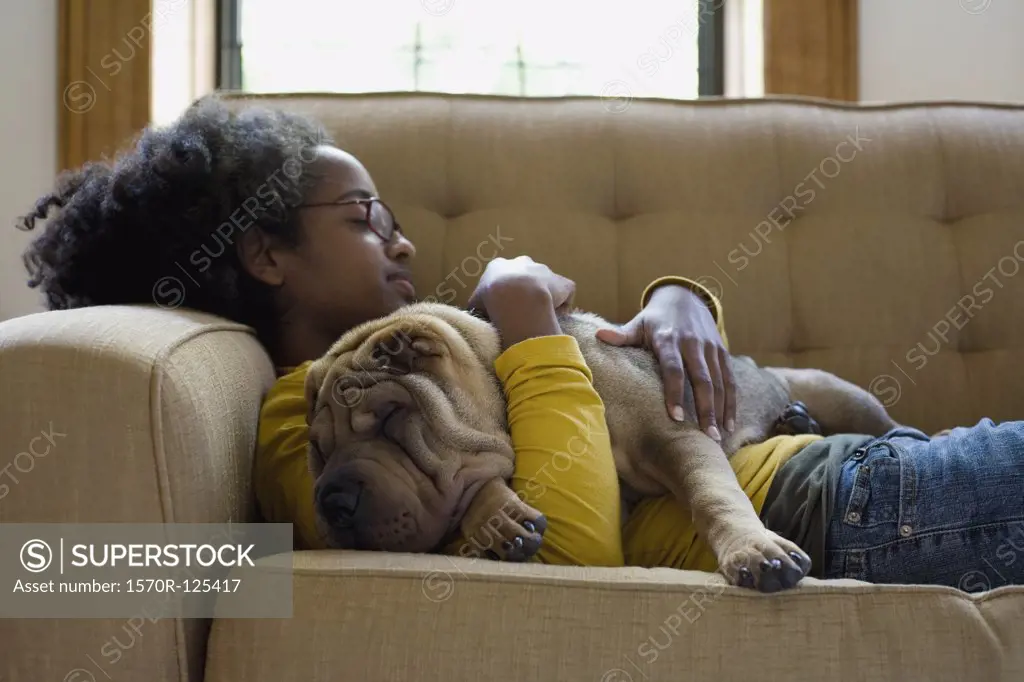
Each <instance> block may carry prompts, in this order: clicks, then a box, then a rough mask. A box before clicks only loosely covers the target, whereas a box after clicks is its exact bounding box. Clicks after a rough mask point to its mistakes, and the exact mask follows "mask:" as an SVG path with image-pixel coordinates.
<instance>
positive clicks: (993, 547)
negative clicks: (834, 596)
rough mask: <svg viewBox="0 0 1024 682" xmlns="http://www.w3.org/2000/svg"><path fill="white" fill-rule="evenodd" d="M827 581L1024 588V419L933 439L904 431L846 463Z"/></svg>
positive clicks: (828, 545)
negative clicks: (847, 579) (838, 579)
mask: <svg viewBox="0 0 1024 682" xmlns="http://www.w3.org/2000/svg"><path fill="white" fill-rule="evenodd" d="M834 499H835V507H834V509H833V511H832V517H831V520H830V522H829V528H828V533H827V535H826V540H825V573H824V575H825V577H826V578H854V579H857V580H864V581H867V582H872V583H914V584H933V585H950V586H952V587H957V588H960V589H962V590H964V591H967V592H980V591H983V590H987V589H993V588H996V587H999V586H1001V585H1009V584H1022V583H1024V422H1020V421H1018V422H1006V423H1003V424H1000V425H998V426H997V425H995V424H994V423H993V422H992V420H990V419H983V420H981V421H980V422H978V424H977V425H975V426H972V427H970V428H957V429H954V430H953V432H952V434H950V435H948V436H945V437H940V438H935V439H929V438H928V437H927V436H925V435H924V434H923V433H921V432H920V431H917V430H916V429H905V428H903V429H896V430H894V431H891V432H889V433H888V434H886V435H885V436H882V437H881V438H877V439H874V440H872V441H870V442H869V443H868V444H867V445H866V446H865V447H863V448H861V449H859V450H857V452H856V453H854V454H853V455H852V456H851V457H850V458H849V459H847V460H846V462H845V463H844V464H843V466H842V469H841V470H840V472H839V477H838V485H837V490H836V494H835V497H834Z"/></svg>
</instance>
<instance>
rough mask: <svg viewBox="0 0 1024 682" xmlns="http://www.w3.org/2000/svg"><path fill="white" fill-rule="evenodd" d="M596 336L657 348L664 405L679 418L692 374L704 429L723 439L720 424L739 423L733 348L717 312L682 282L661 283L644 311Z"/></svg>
mask: <svg viewBox="0 0 1024 682" xmlns="http://www.w3.org/2000/svg"><path fill="white" fill-rule="evenodd" d="M597 338H599V339H600V340H601V341H604V342H605V343H610V344H612V345H614V346H640V347H644V348H647V349H648V350H650V351H651V352H653V353H654V356H655V357H656V358H657V359H658V363H659V365H660V366H661V373H662V383H663V384H664V387H665V405H666V407H667V408H668V411H669V415H671V417H672V418H673V419H675V420H676V421H682V420H683V419H684V418H685V417H684V412H683V407H682V405H683V396H684V395H685V386H686V384H685V377H686V376H687V375H688V376H689V378H690V383H691V384H692V385H693V399H694V403H695V404H696V408H697V416H698V419H699V420H700V428H701V430H702V431H704V432H705V433H706V434H708V436H710V437H711V438H713V439H715V440H717V441H721V440H722V436H721V433H720V432H719V429H718V425H719V423H721V424H723V425H724V427H725V429H726V431H732V430H733V428H735V420H736V387H735V383H734V382H733V376H732V372H731V371H730V370H729V363H728V358H729V351H727V350H726V349H725V344H724V343H723V342H722V336H721V334H719V333H718V327H717V326H716V325H715V318H714V316H712V314H711V311H710V310H708V307H707V305H706V304H705V303H704V300H703V299H702V298H701V297H700V296H698V295H697V294H695V293H693V292H692V291H690V290H689V289H687V288H686V287H683V286H679V285H665V286H661V287H658V288H657V289H655V290H654V293H652V294H651V297H650V300H649V301H648V302H647V306H646V307H645V308H644V309H643V310H642V311H640V314H639V315H637V316H636V317H634V318H633V319H632V320H630V321H629V322H628V323H627V324H625V325H623V326H622V327H618V328H611V329H602V330H600V331H598V332H597ZM684 372H685V374H684ZM719 420H721V422H719Z"/></svg>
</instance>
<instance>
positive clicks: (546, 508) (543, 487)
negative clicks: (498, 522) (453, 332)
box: [253, 278, 815, 570]
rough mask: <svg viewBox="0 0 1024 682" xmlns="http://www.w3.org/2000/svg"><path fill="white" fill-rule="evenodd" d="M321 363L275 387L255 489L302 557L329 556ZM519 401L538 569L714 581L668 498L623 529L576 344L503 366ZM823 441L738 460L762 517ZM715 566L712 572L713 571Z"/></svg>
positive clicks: (511, 402)
mask: <svg viewBox="0 0 1024 682" xmlns="http://www.w3.org/2000/svg"><path fill="white" fill-rule="evenodd" d="M667 283H675V284H682V285H684V286H687V287H689V288H691V289H692V290H693V291H694V292H695V293H697V294H699V295H701V296H702V297H703V298H704V299H705V301H706V302H707V303H708V305H709V307H710V308H711V310H712V311H713V312H714V314H715V319H716V321H717V323H718V328H719V332H720V333H721V335H722V339H723V341H725V342H726V343H728V342H727V340H726V336H725V327H724V324H723V315H722V310H721V306H720V304H719V302H718V301H717V300H716V299H715V297H714V296H713V295H712V294H711V293H710V292H708V291H707V290H706V289H705V288H704V287H702V286H700V285H699V284H697V283H695V282H691V281H689V280H686V279H683V278H662V279H659V280H656V281H655V282H652V283H651V285H650V286H648V287H647V289H646V290H645V291H644V294H643V297H642V298H641V305H642V306H643V305H646V303H647V299H648V298H649V296H650V293H651V291H652V290H653V289H654V288H655V287H657V286H660V285H661V284H667ZM309 364H310V363H308V362H307V363H304V364H302V365H300V366H299V367H297V368H295V369H293V370H291V371H290V372H288V373H287V374H285V375H284V376H282V377H281V378H280V379H278V380H277V382H276V383H275V384H274V385H273V386H272V387H271V389H270V391H269V392H268V394H267V396H266V398H265V399H264V402H263V407H262V409H261V412H260V424H259V433H258V442H257V451H256V462H255V468H254V473H253V476H254V487H255V491H256V497H257V500H258V503H259V506H260V511H261V513H262V514H263V517H264V518H265V519H266V520H267V521H271V522H276V523H292V524H294V533H295V547H296V548H297V549H320V548H323V547H324V546H325V545H324V542H323V540H322V539H321V538H320V536H319V534H318V532H317V530H316V525H315V523H314V510H313V478H312V475H311V474H310V472H309V467H308V465H307V460H306V448H307V443H308V431H307V426H306V412H307V407H306V400H305V392H304V382H305V377H306V371H307V369H308V367H309ZM495 371H496V373H497V376H498V378H499V379H500V380H501V382H502V384H503V386H504V388H505V394H506V398H507V401H508V418H509V428H510V433H511V436H512V443H513V446H514V448H515V451H516V465H515V471H514V474H513V478H512V487H513V489H515V490H516V491H517V492H518V493H519V494H520V495H521V496H522V497H523V499H524V500H525V501H526V502H527V503H529V504H531V505H532V506H533V507H534V508H536V509H537V510H538V511H540V512H542V513H543V514H544V515H545V516H546V517H547V519H548V530H547V532H546V533H545V538H544V543H543V545H542V548H541V550H540V552H539V553H538V556H537V557H536V560H538V561H542V562H545V563H552V564H571V565H587V566H598V565H599V566H621V565H623V564H628V565H659V566H675V567H677V568H702V569H704V570H714V569H715V567H716V564H715V561H714V557H713V556H712V555H711V554H710V552H709V551H708V549H707V547H706V546H705V545H704V544H703V542H702V541H701V539H700V538H697V537H696V536H695V534H694V532H693V528H692V522H691V521H690V519H689V513H688V512H685V510H684V509H683V508H682V507H681V506H680V505H678V504H677V503H675V501H674V500H671V499H668V498H664V499H659V500H646V501H644V502H643V503H641V505H640V506H639V507H638V508H637V509H636V510H634V513H633V514H632V515H631V516H630V519H629V521H628V523H627V524H626V526H625V527H624V528H623V527H622V525H621V516H620V500H619V494H618V481H617V476H616V473H615V463H614V461H613V458H612V454H611V443H610V441H609V438H608V433H607V427H606V426H605V421H604V404H603V403H602V402H601V398H600V397H599V396H598V395H597V392H596V391H595V390H594V387H593V383H592V377H591V374H590V369H589V368H588V367H587V365H586V362H585V361H584V360H583V356H582V354H581V353H580V350H579V346H578V344H577V343H576V340H575V339H574V338H572V337H571V336H564V335H559V336H548V337H539V338H533V339H527V340H525V341H522V342H520V343H518V344H516V345H514V346H512V347H511V348H508V349H507V350H506V351H505V352H504V353H503V354H502V355H501V356H500V357H499V358H498V360H497V361H496V362H495ZM814 438H815V437H804V436H793V437H789V436H780V437H777V438H773V439H770V440H768V441H766V442H764V443H761V444H758V445H752V446H749V447H747V448H744V449H743V450H741V451H740V452H738V453H736V454H735V455H734V456H733V457H732V460H731V463H732V467H733V469H734V470H735V471H736V474H737V478H738V480H739V482H740V485H741V486H742V487H743V489H744V491H746V493H747V495H748V496H749V497H750V498H751V501H752V502H753V504H754V507H755V509H756V510H757V511H758V512H760V510H761V506H762V505H763V504H764V499H765V496H766V495H767V493H768V487H769V485H770V484H771V479H772V477H773V476H774V475H775V472H776V471H778V469H779V467H780V466H782V464H783V463H785V461H786V460H788V459H789V457H790V456H792V455H793V454H794V453H795V452H797V451H798V450H799V449H800V448H802V447H803V445H805V444H806V443H807V442H809V439H810V440H813V439H814ZM709 562H710V563H709Z"/></svg>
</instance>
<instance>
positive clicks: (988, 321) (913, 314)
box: [234, 94, 1024, 430]
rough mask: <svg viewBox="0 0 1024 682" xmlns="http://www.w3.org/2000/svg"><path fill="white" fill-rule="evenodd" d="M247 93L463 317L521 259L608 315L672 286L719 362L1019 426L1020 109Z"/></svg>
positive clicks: (909, 407)
mask: <svg viewBox="0 0 1024 682" xmlns="http://www.w3.org/2000/svg"><path fill="white" fill-rule="evenodd" d="M246 103H258V104H261V105H264V106H273V107H283V108H287V109H289V110H294V111H301V112H304V113H307V114H311V115H312V116H314V117H316V118H317V119H319V120H320V121H321V122H322V123H323V124H324V125H325V126H326V127H327V128H328V129H329V130H330V131H331V133H332V134H333V135H334V136H335V138H336V140H337V143H338V144H339V145H340V146H341V147H343V148H345V149H346V150H348V151H350V152H352V153H353V154H355V155H356V156H357V157H358V158H359V159H360V160H361V161H362V162H363V163H364V164H365V165H366V167H367V168H368V169H369V171H370V173H371V174H372V176H373V178H374V180H375V181H376V184H377V186H378V189H379V191H380V194H381V196H382V197H383V198H384V199H385V200H386V201H387V202H388V203H389V204H390V205H391V206H392V207H393V208H394V209H395V212H396V213H397V215H398V217H399V220H400V221H401V222H402V225H403V227H404V228H405V230H406V232H407V234H408V235H409V236H410V238H411V239H412V240H413V241H414V242H415V244H416V246H417V249H418V255H417V258H416V260H415V264H414V270H415V275H416V280H417V282H416V283H417V288H418V289H419V290H420V292H421V293H422V294H425V295H426V294H434V295H435V296H437V297H438V298H439V299H441V300H451V301H452V302H453V303H458V304H461V303H465V301H466V299H467V297H468V295H469V293H470V292H471V291H472V287H473V285H474V283H475V282H476V280H477V278H478V277H479V273H480V270H481V268H482V266H483V264H484V263H485V262H486V261H487V260H489V259H490V258H492V257H493V256H494V255H501V256H505V257H513V256H517V255H522V254H528V255H530V256H532V257H534V258H535V259H537V260H540V261H543V262H546V263H548V264H549V265H550V266H551V267H552V268H554V269H555V270H556V271H558V272H561V273H563V274H565V275H567V276H569V277H572V278H573V279H575V280H576V282H577V284H578V295H577V299H576V300H577V303H578V305H579V306H580V307H583V308H586V309H589V310H592V311H595V312H597V313H599V314H602V315H604V316H606V317H608V318H609V319H611V320H614V321H625V320H627V319H629V318H630V317H631V316H632V315H633V314H635V313H636V312H637V310H638V305H639V300H638V299H639V296H640V293H641V291H642V290H643V288H644V286H645V285H646V284H647V283H648V282H649V281H650V280H652V279H653V278H655V277H657V276H659V275H664V274H680V275H685V276H689V277H692V278H698V279H700V280H701V281H702V282H703V283H704V284H705V285H706V286H708V287H709V288H710V289H712V290H713V291H714V292H715V293H716V294H718V295H719V297H720V298H721V300H722V302H723V304H724V306H725V319H726V323H727V326H728V332H729V338H730V342H731V346H732V351H733V352H735V353H742V354H749V355H751V356H753V357H754V358H755V359H756V360H758V361H759V362H761V363H762V364H783V365H791V366H802V367H820V368H823V369H827V370H830V371H832V372H835V373H837V374H839V375H840V376H843V377H844V378H847V379H849V380H851V381H854V382H857V383H859V384H861V385H863V386H866V387H870V388H871V389H872V390H873V391H874V392H875V393H876V394H877V395H878V396H879V398H880V399H882V400H883V402H885V403H886V404H887V405H889V407H890V411H891V412H892V413H893V414H894V416H895V417H896V418H897V419H898V420H901V421H903V422H905V423H909V424H911V425H914V426H917V427H919V428H922V429H925V430H936V429H939V428H944V427H948V426H952V425H956V424H969V423H974V422H975V421H977V420H978V419H979V418H981V417H984V416H988V417H992V418H993V419H996V420H997V421H998V420H1002V419H1013V418H1024V273H1021V272H1020V271H1021V269H1022V267H1024V107H1010V106H997V105H981V104H979V105H974V104H963V103H945V104H915V105H892V106H863V107H857V106H845V105H835V104H829V103H824V102H817V101H805V100H782V99H763V100H711V101H696V102H671V101H659V100H634V101H631V102H628V103H624V102H621V101H616V102H614V103H608V102H603V101H602V100H601V99H597V98H553V99H528V100H510V99H504V98H497V97H481V96H450V95H431V94H383V95H288V96H259V97H255V98H247V99H241V98H239V99H236V100H234V105H235V106H244V105H245V104H246ZM609 104H613V105H614V106H607V105H609Z"/></svg>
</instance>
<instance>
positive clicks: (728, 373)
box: [718, 348, 736, 433]
mask: <svg viewBox="0 0 1024 682" xmlns="http://www.w3.org/2000/svg"><path fill="white" fill-rule="evenodd" d="M718 366H719V367H720V368H721V370H722V383H723V384H724V385H725V414H724V417H725V430H726V431H728V432H730V433H732V432H733V431H735V430H736V378H735V377H734V376H733V375H732V365H730V364H729V351H727V350H725V349H724V348H720V349H719V350H718Z"/></svg>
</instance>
